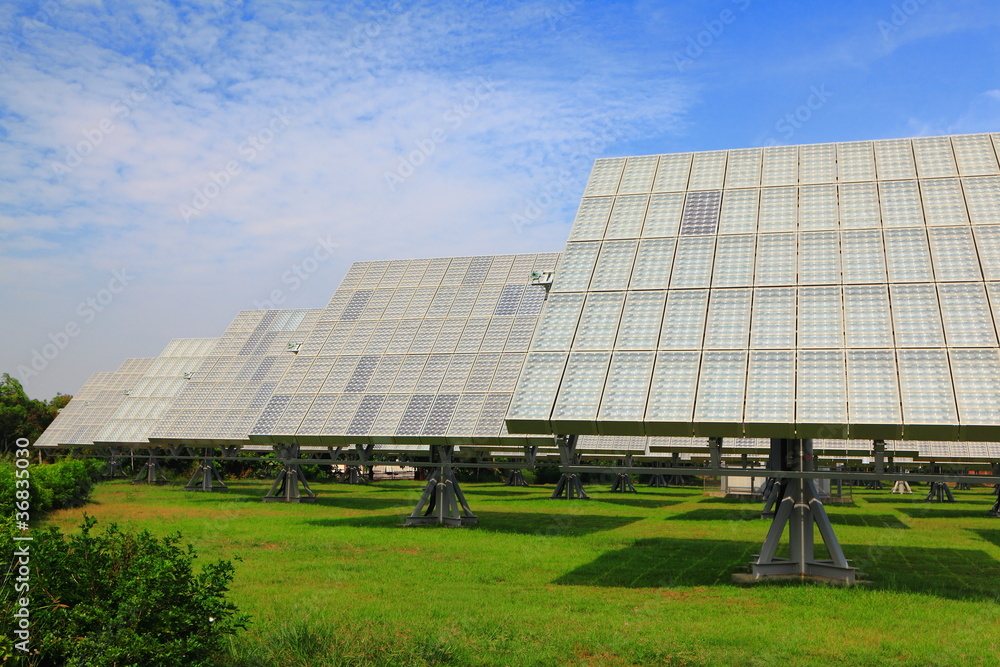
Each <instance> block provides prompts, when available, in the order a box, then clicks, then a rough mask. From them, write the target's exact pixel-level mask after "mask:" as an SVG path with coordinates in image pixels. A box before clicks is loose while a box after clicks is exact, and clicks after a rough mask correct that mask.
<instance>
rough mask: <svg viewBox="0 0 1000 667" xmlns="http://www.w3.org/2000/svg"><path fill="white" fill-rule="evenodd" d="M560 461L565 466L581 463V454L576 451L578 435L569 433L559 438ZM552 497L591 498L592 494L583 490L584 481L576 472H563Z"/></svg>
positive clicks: (568, 498)
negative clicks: (589, 494)
mask: <svg viewBox="0 0 1000 667" xmlns="http://www.w3.org/2000/svg"><path fill="white" fill-rule="evenodd" d="M559 462H560V463H561V464H562V465H563V466H578V465H580V454H579V453H578V452H577V451H576V436H575V435H567V436H564V437H561V438H559ZM550 498H552V499H556V498H565V499H567V500H573V499H574V498H579V499H581V500H590V496H588V495H587V492H586V491H584V490H583V482H581V481H580V476H579V475H577V474H576V473H569V472H563V474H562V476H560V477H559V482H558V483H557V484H556V490H555V491H553V492H552V495H551V496H550Z"/></svg>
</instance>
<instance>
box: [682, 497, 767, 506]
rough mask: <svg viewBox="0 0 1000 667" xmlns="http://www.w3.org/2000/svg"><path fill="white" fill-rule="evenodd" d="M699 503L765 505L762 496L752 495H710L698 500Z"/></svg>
mask: <svg viewBox="0 0 1000 667" xmlns="http://www.w3.org/2000/svg"><path fill="white" fill-rule="evenodd" d="M698 502H699V503H720V504H723V505H760V506H761V507H763V506H764V501H763V500H761V499H760V498H751V497H750V496H728V497H720V498H715V497H710V498H702V499H701V500H699V501H698Z"/></svg>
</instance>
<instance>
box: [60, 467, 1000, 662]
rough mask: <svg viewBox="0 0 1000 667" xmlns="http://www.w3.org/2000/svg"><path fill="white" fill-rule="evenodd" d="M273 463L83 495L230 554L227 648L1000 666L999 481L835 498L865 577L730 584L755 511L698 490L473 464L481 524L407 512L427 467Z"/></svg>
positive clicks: (142, 523) (76, 517)
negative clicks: (323, 468)
mask: <svg viewBox="0 0 1000 667" xmlns="http://www.w3.org/2000/svg"><path fill="white" fill-rule="evenodd" d="M268 485H269V482H264V481H259V482H257V481H254V482H232V483H230V491H228V492H226V493H218V494H199V493H189V492H185V491H184V490H183V488H182V487H181V486H180V485H175V486H163V487H148V486H131V485H129V484H128V483H125V482H107V483H102V484H100V485H99V486H98V487H97V489H96V490H95V493H94V502H93V503H91V504H89V505H87V506H85V507H83V508H80V509H76V510H62V511H58V512H54V513H53V514H51V515H50V516H49V517H48V519H47V521H46V523H47V524H52V525H58V526H59V527H60V528H62V529H63V530H64V531H75V530H76V526H77V525H78V524H79V523H80V521H81V519H82V516H83V514H84V513H85V512H86V513H87V514H90V515H92V516H94V517H96V518H97V519H98V520H99V522H100V523H99V524H98V528H100V527H101V525H106V524H108V523H111V522H115V523H118V524H119V525H120V526H122V527H127V528H136V529H139V528H142V529H148V530H150V531H151V532H153V533H155V534H161V535H162V534H167V533H173V532H177V531H180V532H181V533H182V534H183V542H190V543H192V544H194V545H195V547H196V548H197V550H198V552H199V554H200V557H201V558H202V559H205V560H210V559H218V558H233V557H234V556H238V557H240V558H242V563H237V564H236V565H237V576H236V580H235V582H234V583H233V586H232V591H231V594H230V597H231V599H232V600H233V601H234V602H235V603H236V604H237V605H238V606H239V607H240V609H241V610H242V611H245V612H247V613H249V614H250V615H251V616H252V618H253V624H252V627H251V629H250V631H249V632H247V633H244V634H242V635H241V636H239V637H238V638H237V639H235V640H233V643H232V654H233V655H232V663H233V664H238V665H341V664H361V665H381V664H456V665H466V664H474V665H555V664H571V665H632V664H637V665H647V664H666V665H776V664H785V665H832V664H836V665H883V664H901V665H998V664H1000V604H998V603H1000V519H994V518H990V517H988V516H987V511H988V510H989V507H990V505H991V504H992V502H993V499H994V498H993V496H992V495H990V492H991V490H990V489H987V488H976V489H974V490H973V491H959V492H956V494H955V495H956V500H958V501H959V502H956V503H954V504H948V505H936V504H929V503H924V502H922V498H923V495H922V494H921V490H923V494H926V487H925V486H922V487H918V488H915V489H914V491H915V493H914V495H913V496H907V497H900V496H892V495H890V494H889V492H888V491H887V490H886V491H857V490H856V491H855V495H854V498H855V502H854V504H853V505H848V506H838V505H831V506H829V507H828V511H829V514H830V516H831V520H832V521H833V522H834V524H835V528H836V530H837V534H838V536H839V538H840V541H841V544H842V545H843V546H844V552H845V554H846V555H847V557H848V559H850V560H851V562H852V564H853V565H855V566H856V567H858V568H859V569H861V570H862V571H863V572H864V573H866V576H867V578H868V579H870V580H871V581H872V582H873V585H872V586H871V587H870V588H853V589H841V588H832V587H827V586H823V585H815V584H809V585H799V584H795V585H788V584H786V585H778V584H767V585H759V586H755V587H750V588H741V587H738V586H736V585H734V584H733V583H732V582H731V574H732V573H733V572H734V570H735V569H736V568H738V567H741V566H745V565H746V564H747V563H749V561H750V558H751V555H752V554H755V553H757V551H758V550H759V548H760V545H761V543H762V541H763V539H764V535H765V533H766V530H767V526H768V523H767V522H766V521H762V520H761V519H760V518H759V508H760V505H759V504H757V503H738V502H732V501H727V500H725V499H717V498H709V497H706V496H705V495H704V494H703V493H702V490H701V489H696V488H679V487H677V488H667V489H650V488H647V487H645V486H642V487H637V488H639V489H640V492H639V493H638V494H627V495H622V494H612V493H610V492H608V491H607V489H608V488H609V487H608V485H603V484H602V485H596V484H590V485H588V486H587V490H588V493H590V494H591V495H592V498H593V499H592V500H590V501H579V500H574V501H565V500H549V499H548V495H549V494H550V493H551V492H552V487H551V486H549V487H532V488H527V489H523V488H507V487H504V486H501V485H500V484H498V483H489V484H485V483H483V484H464V485H463V488H464V490H465V493H466V496H467V497H468V500H469V503H470V505H471V506H472V509H473V511H474V512H475V513H476V515H477V516H478V517H479V521H480V523H479V526H477V527H474V528H459V529H448V528H438V527H427V528H403V527H402V526H401V524H402V520H403V517H405V516H406V515H408V514H409V512H410V511H411V509H412V507H413V505H414V504H415V503H416V500H417V497H418V496H419V493H420V489H421V488H422V483H420V482H402V481H392V482H381V483H376V484H373V485H371V486H367V487H356V486H354V487H352V486H346V485H340V484H326V483H318V484H314V485H313V488H314V490H315V491H316V492H317V493H318V495H319V500H318V502H317V503H316V504H313V505H307V504H303V505H297V504H293V505H286V504H277V503H275V504H270V503H268V504H265V503H262V502H261V501H260V497H261V496H262V495H263V494H264V493H265V492H266V491H267V486H268Z"/></svg>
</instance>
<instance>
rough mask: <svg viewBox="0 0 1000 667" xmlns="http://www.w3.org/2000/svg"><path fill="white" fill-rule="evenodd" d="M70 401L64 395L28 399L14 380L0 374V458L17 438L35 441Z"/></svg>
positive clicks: (19, 384)
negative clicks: (42, 398)
mask: <svg viewBox="0 0 1000 667" xmlns="http://www.w3.org/2000/svg"><path fill="white" fill-rule="evenodd" d="M71 398H73V397H72V396H68V395H66V394H56V396H55V398H53V399H51V400H49V401H40V400H38V399H34V398H28V395H27V394H26V393H25V392H24V387H22V386H21V383H20V382H18V381H17V378H12V377H11V376H10V375H9V374H7V373H4V374H3V375H0V455H3V454H7V453H9V452H11V451H12V450H13V449H14V443H15V442H17V439H18V438H27V439H28V440H30V441H31V442H34V441H35V440H37V439H38V436H40V435H41V434H42V432H43V431H44V430H45V429H46V428H48V426H49V424H51V423H52V420H53V419H55V418H56V415H57V414H58V413H59V411H60V410H61V409H63V408H64V407H66V404H67V403H69V401H70V399H71Z"/></svg>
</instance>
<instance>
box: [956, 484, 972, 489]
mask: <svg viewBox="0 0 1000 667" xmlns="http://www.w3.org/2000/svg"><path fill="white" fill-rule="evenodd" d="M955 490H956V491H972V485H971V484H969V483H968V482H957V483H956V484H955Z"/></svg>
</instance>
